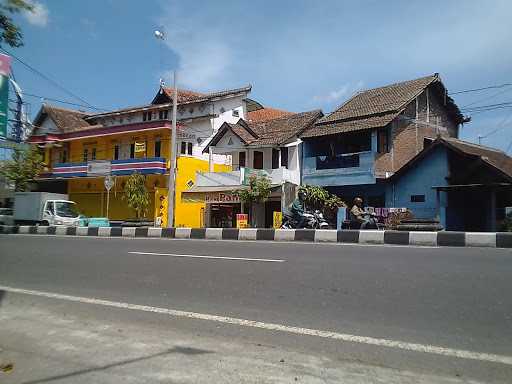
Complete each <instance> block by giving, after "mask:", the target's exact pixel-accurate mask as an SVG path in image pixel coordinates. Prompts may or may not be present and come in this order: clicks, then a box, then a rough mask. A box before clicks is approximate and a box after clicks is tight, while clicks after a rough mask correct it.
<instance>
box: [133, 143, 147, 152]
mask: <svg viewBox="0 0 512 384" xmlns="http://www.w3.org/2000/svg"><path fill="white" fill-rule="evenodd" d="M140 152H146V142H145V141H143V142H139V143H135V153H140Z"/></svg>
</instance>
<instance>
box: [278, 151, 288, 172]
mask: <svg viewBox="0 0 512 384" xmlns="http://www.w3.org/2000/svg"><path fill="white" fill-rule="evenodd" d="M280 152H281V167H285V168H288V148H287V147H281V150H280Z"/></svg>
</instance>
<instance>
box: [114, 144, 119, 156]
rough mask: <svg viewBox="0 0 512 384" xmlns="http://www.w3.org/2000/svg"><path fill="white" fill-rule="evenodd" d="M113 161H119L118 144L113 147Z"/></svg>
mask: <svg viewBox="0 0 512 384" xmlns="http://www.w3.org/2000/svg"><path fill="white" fill-rule="evenodd" d="M114 160H119V144H116V145H114Z"/></svg>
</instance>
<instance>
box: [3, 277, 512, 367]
mask: <svg viewBox="0 0 512 384" xmlns="http://www.w3.org/2000/svg"><path fill="white" fill-rule="evenodd" d="M0 290H3V291H7V292H12V293H18V294H24V295H31V296H39V297H46V298H51V299H58V300H66V301H72V302H77V303H85V304H95V305H103V306H106V307H113V308H122V309H131V310H136V311H143V312H153V313H159V314H165V315H169V316H173V317H183V318H189V319H196V320H206V321H215V322H218V323H224V324H233V325H238V326H241V327H250V328H259V329H264V330H270V331H279V332H286V333H292V334H296V335H303V336H315V337H321V338H325V339H333V340H339V341H345V342H349V343H359V344H366V345H376V346H379V347H387V348H394V349H400V350H406V351H413V352H423V353H430V354H434V355H442V356H448V357H456V358H460V359H469V360H478V361H484V362H490V363H501V364H506V365H512V356H505V355H495V354H489V353H480V352H473V351H467V350H462V349H453V348H445V347H439V346H435V345H428V344H416V343H408V342H403V341H397V340H389V339H380V338H374V337H367V336H357V335H350V334H345V333H338V332H331V331H322V330H317V329H310V328H300V327H294V326H288V325H283V324H275V323H264V322H261V321H254V320H246V319H239V318H236V317H227V316H218V315H210V314H205V313H197V312H188V311H181V310H176V309H168V308H161V307H151V306H148V305H139V304H130V303H123V302H117V301H110V300H102V299H96V298H90V297H81V296H70V295H64V294H60V293H52V292H44V291H34V290H29V289H22V288H14V287H8V286H4V285H0Z"/></svg>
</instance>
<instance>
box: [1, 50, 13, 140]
mask: <svg viewBox="0 0 512 384" xmlns="http://www.w3.org/2000/svg"><path fill="white" fill-rule="evenodd" d="M10 66H11V58H10V57H9V56H7V55H2V54H0V137H3V138H5V137H6V136H7V113H8V102H9V73H10V70H11V69H10Z"/></svg>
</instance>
